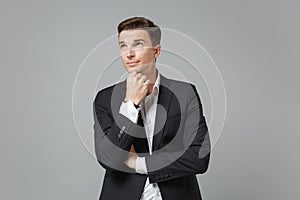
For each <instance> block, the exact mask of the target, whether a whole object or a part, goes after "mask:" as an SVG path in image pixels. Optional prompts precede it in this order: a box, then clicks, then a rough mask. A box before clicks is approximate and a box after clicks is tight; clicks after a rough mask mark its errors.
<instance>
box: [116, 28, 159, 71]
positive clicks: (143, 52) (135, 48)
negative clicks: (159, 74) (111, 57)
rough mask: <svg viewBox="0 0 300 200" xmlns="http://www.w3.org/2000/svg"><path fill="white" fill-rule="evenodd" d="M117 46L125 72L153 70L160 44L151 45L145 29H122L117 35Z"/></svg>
mask: <svg viewBox="0 0 300 200" xmlns="http://www.w3.org/2000/svg"><path fill="white" fill-rule="evenodd" d="M119 47H120V51H121V58H122V62H123V65H124V66H125V68H126V70H127V72H129V73H130V72H132V71H136V72H138V73H142V74H144V75H148V74H150V73H153V72H155V60H156V58H157V57H158V55H159V53H160V45H157V46H155V47H153V45H152V42H151V39H150V37H149V34H148V33H147V31H145V30H142V29H133V30H124V31H122V32H121V33H120V35H119Z"/></svg>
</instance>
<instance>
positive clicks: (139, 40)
mask: <svg viewBox="0 0 300 200" xmlns="http://www.w3.org/2000/svg"><path fill="white" fill-rule="evenodd" d="M133 42H144V43H145V40H143V39H136V40H133ZM119 44H125V42H124V41H120V42H119Z"/></svg>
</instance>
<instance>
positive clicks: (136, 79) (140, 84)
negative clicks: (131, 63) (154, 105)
mask: <svg viewBox="0 0 300 200" xmlns="http://www.w3.org/2000/svg"><path fill="white" fill-rule="evenodd" d="M149 85H150V80H149V79H147V77H146V76H145V75H142V74H141V73H137V72H135V71H133V72H130V73H128V78H127V87H126V96H125V101H128V100H131V101H133V103H134V104H136V105H140V104H141V102H142V101H143V100H144V99H145V97H146V95H147V92H148V88H149Z"/></svg>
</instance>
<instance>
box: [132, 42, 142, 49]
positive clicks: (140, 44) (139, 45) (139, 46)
mask: <svg viewBox="0 0 300 200" xmlns="http://www.w3.org/2000/svg"><path fill="white" fill-rule="evenodd" d="M134 46H135V47H136V48H142V47H143V46H144V44H143V43H141V42H137V43H136V44H135V45H134Z"/></svg>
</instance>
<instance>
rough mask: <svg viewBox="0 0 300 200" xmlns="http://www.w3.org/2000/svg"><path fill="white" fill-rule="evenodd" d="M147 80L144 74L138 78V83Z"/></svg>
mask: <svg viewBox="0 0 300 200" xmlns="http://www.w3.org/2000/svg"><path fill="white" fill-rule="evenodd" d="M146 80H147V77H146V76H145V75H142V76H141V78H140V79H139V82H140V83H144V82H145V81H146Z"/></svg>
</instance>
